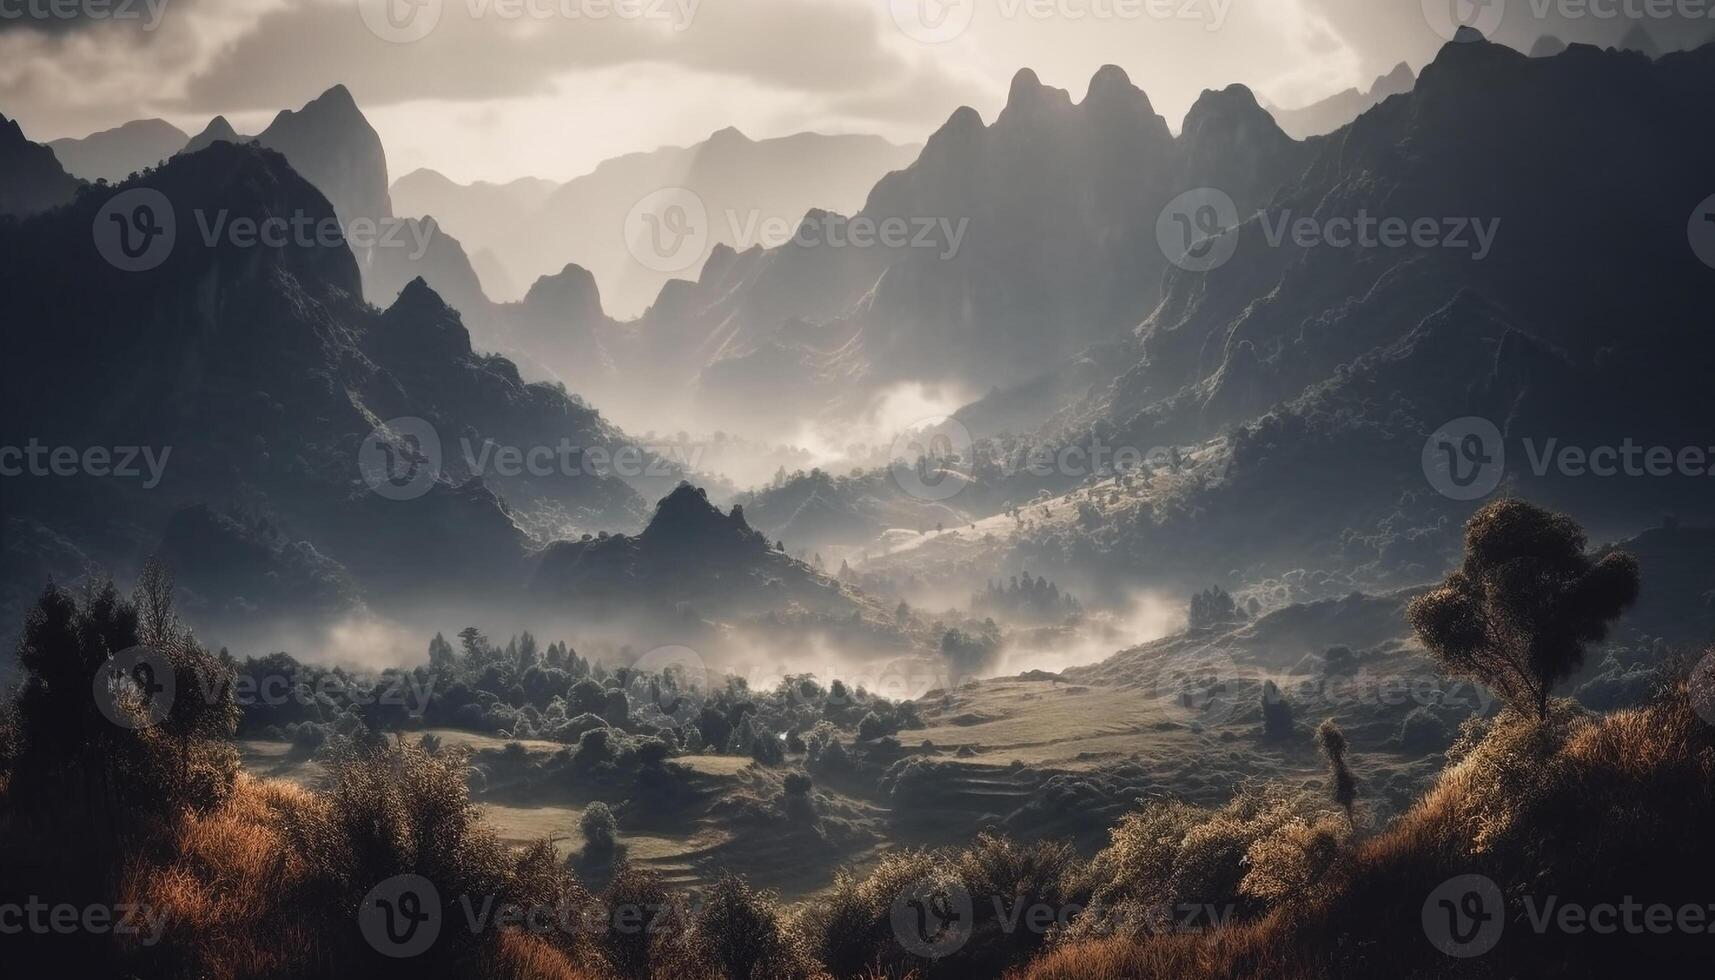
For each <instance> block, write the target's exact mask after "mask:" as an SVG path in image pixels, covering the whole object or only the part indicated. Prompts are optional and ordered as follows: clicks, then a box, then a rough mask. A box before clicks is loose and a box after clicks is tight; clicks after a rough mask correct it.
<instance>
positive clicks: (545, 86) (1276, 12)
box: [0, 0, 1715, 180]
mask: <svg viewBox="0 0 1715 980" xmlns="http://www.w3.org/2000/svg"><path fill="white" fill-rule="evenodd" d="M76 2H79V0H0V113H4V114H5V115H8V116H11V117H13V118H16V119H18V120H19V121H20V122H21V124H22V125H23V126H24V129H25V132H26V133H27V134H28V135H29V136H30V137H31V138H32V139H36V140H39V141H45V140H48V139H53V138H57V137H61V136H82V135H86V134H88V133H90V132H92V131H95V130H98V129H103V128H106V127H109V126H115V125H118V124H120V123H122V122H125V121H127V120H129V119H136V118H145V117H150V116H159V117H161V118H165V119H167V120H168V121H170V122H173V123H174V124H176V125H178V126H179V127H180V128H182V129H185V130H186V131H188V132H192V133H194V132H196V131H197V130H200V129H201V128H202V127H203V125H205V124H206V123H207V121H208V119H209V118H210V117H211V116H213V115H215V114H225V115H226V116H227V117H228V118H229V119H231V120H232V122H233V123H234V124H235V125H236V126H237V127H238V129H239V130H240V131H241V132H255V131H257V130H259V129H260V128H262V127H263V126H265V125H266V124H267V121H268V120H269V119H270V118H271V117H272V116H273V114H274V113H275V112H276V111H278V110H279V109H281V108H285V107H291V108H296V107H298V106H300V105H302V104H303V103H304V102H307V101H308V100H310V99H311V98H313V97H315V96H316V95H317V94H319V93H320V92H321V91H323V90H325V89H326V88H328V87H329V86H331V85H333V84H335V83H338V82H343V83H345V84H346V85H347V86H348V87H349V88H350V89H351V91H352V93H353V94H354V95H355V96H356V98H357V100H358V103H359V104H360V105H361V106H362V107H363V109H364V111H365V114H366V115H368V117H369V118H370V120H371V122H373V123H374V124H375V127H376V128H377V129H378V130H379V131H380V133H381V136H382V140H383V142H384V143H385V145H386V148H387V152H388V162H389V167H390V170H391V171H392V173H393V176H395V177H398V176H400V175H403V174H404V173H406V172H408V171H410V170H412V169H415V168H417V167H423V166H427V167H433V168H435V169H437V170H440V171H442V172H443V173H446V174H447V175H449V176H451V177H454V178H455V179H459V180H472V179H509V178H513V177H521V176H542V177H552V178H567V177H572V176H576V175H578V174H580V173H584V172H587V171H588V170H589V169H590V168H592V167H593V166H594V165H595V164H596V163H597V162H599V161H601V160H603V159H606V158H609V157H612V156H615V155H618V154H620V153H625V152H630V151H634V150H642V149H650V148H653V147H656V146H660V145H664V144H680V145H683V144H687V143H692V142H696V141H698V140H700V139H702V138H704V137H706V136H707V135H708V134H709V133H710V132H712V131H714V130H716V129H720V128H722V127H724V126H728V125H735V126H737V127H739V128H740V129H742V130H744V131H745V132H746V133H748V134H749V135H751V136H753V137H767V136H779V135H785V134H787V133H792V132H797V131H801V130H817V131H822V132H871V133H879V134H881V135H883V136H886V137H889V138H891V139H894V140H896V141H899V142H916V141H921V140H922V139H924V138H925V137H926V136H927V135H928V134H929V133H930V132H932V131H933V130H934V129H935V128H936V127H937V126H938V125H939V124H940V123H941V122H942V121H944V120H945V119H946V118H947V116H948V115H950V114H951V113H952V111H953V110H954V109H956V108H957V107H958V106H960V105H961V104H968V105H971V106H974V107H975V108H976V109H977V110H978V111H979V112H981V113H982V114H983V116H984V118H987V119H993V117H994V114H995V113H996V112H997V111H998V110H999V108H1000V106H1001V105H1002V103H1003V102H1004V100H1005V95H1006V89H1007V83H1008V81H1009V79H1010V78H1011V77H1012V75H1013V73H1014V72H1016V71H1017V70H1018V69H1019V68H1021V67H1025V66H1028V67H1031V68H1034V69H1036V71H1037V73H1038V74H1039V75H1040V76H1041V78H1042V80H1043V81H1044V82H1046V83H1048V84H1050V85H1055V86H1059V87H1062V88H1066V89H1070V90H1071V91H1072V93H1073V95H1074V97H1075V98H1081V97H1082V96H1083V92H1084V89H1085V87H1086V86H1087V84H1088V81H1089V78H1090V76H1091V75H1092V74H1093V73H1094V72H1095V70H1096V69H1097V68H1099V67H1100V66H1102V65H1103V64H1107V63H1113V64H1117V65H1119V66H1121V67H1123V68H1124V69H1125V70H1126V71H1127V72H1128V73H1129V74H1130V75H1131V77H1132V80H1133V81H1134V82H1136V83H1137V84H1138V85H1139V86H1140V87H1142V88H1143V89H1144V91H1146V92H1147V93H1149V95H1150V98H1151V99H1152V101H1153V102H1154V104H1155V107H1156V109H1157V111H1159V112H1161V113H1162V114H1163V115H1164V116H1166V117H1167V119H1168V121H1169V123H1170V124H1172V125H1173V126H1174V128H1175V129H1177V128H1178V125H1179V120H1180V118H1181V117H1182V116H1183V115H1184V112H1185V110H1186V109H1187V108H1188V107H1189V106H1190V104H1191V103H1192V101H1193V100H1194V99H1195V98H1196V97H1197V95H1198V93H1199V92H1200V91H1201V90H1203V89H1205V88H1215V87H1221V86H1224V85H1226V84H1229V83H1232V82H1243V83H1245V84H1247V85H1249V86H1251V87H1252V88H1253V89H1255V90H1256V91H1257V93H1258V94H1259V96H1261V97H1262V98H1263V99H1264V100H1266V101H1272V102H1274V103H1276V104H1279V105H1286V106H1296V105H1300V104H1303V103H1306V102H1310V101H1314V100H1315V99H1317V98H1320V97H1323V96H1326V95H1330V94H1332V93H1334V92H1337V91H1339V90H1341V89H1344V88H1348V87H1352V86H1359V87H1367V86H1368V85H1369V84H1370V82H1371V81H1372V80H1373V79H1374V78H1375V77H1376V76H1378V75H1381V74H1383V73H1385V72H1386V71H1387V70H1388V69H1389V68H1391V67H1392V66H1393V65H1395V64H1397V63H1398V62H1400V61H1406V62H1409V63H1410V64H1411V65H1412V67H1413V68H1414V69H1415V68H1418V67H1420V66H1421V65H1423V64H1424V63H1425V62H1426V61H1428V60H1429V59H1430V58H1432V57H1433V56H1434V52H1435V50H1436V49H1437V48H1438V47H1439V46H1440V44H1441V43H1442V37H1441V36H1440V34H1439V33H1438V32H1437V28H1438V27H1439V26H1440V25H1441V24H1445V23H1446V19H1445V17H1440V18H1438V17H1437V4H1441V5H1442V6H1443V7H1444V6H1445V5H1447V4H1457V5H1459V9H1460V10H1461V11H1462V13H1463V14H1464V15H1465V16H1468V17H1476V18H1478V20H1479V23H1482V24H1483V26H1488V25H1489V23H1492V21H1489V22H1484V21H1483V18H1489V17H1492V16H1493V15H1494V14H1495V13H1503V19H1502V21H1501V23H1500V26H1499V27H1498V28H1494V29H1491V30H1490V31H1489V33H1490V35H1491V36H1492V37H1497V38H1499V39H1502V40H1506V41H1508V42H1510V43H1515V44H1528V42H1529V40H1530V39H1531V38H1534V37H1535V36H1536V35H1537V34H1539V33H1542V32H1544V31H1545V30H1547V31H1550V32H1552V33H1555V34H1557V35H1558V36H1561V37H1563V38H1566V39H1568V40H1580V39H1583V40H1599V39H1604V38H1613V37H1617V36H1618V35H1619V34H1621V33H1624V31H1625V30H1626V29H1627V28H1629V27H1630V26H1631V24H1630V23H1628V22H1626V21H1625V20H1624V18H1623V17H1596V16H1589V15H1586V16H1581V17H1577V18H1576V19H1571V20H1568V19H1567V18H1566V17H1565V16H1562V15H1559V14H1556V15H1554V16H1548V17H1544V16H1539V15H1538V11H1544V12H1551V11H1555V10H1556V9H1561V10H1564V9H1568V8H1567V5H1568V4H1571V7H1570V9H1572V10H1574V11H1575V12H1576V11H1581V10H1583V9H1584V8H1582V7H1579V6H1577V4H1579V3H1586V2H1589V3H1594V4H1595V5H1597V6H1600V5H1602V4H1604V3H1607V4H1616V5H1617V4H1626V3H1631V4H1642V3H1643V2H1644V0H1488V3H1490V4H1491V5H1494V6H1490V7H1488V8H1471V7H1470V0H374V2H371V0H81V2H83V3H85V4H89V5H92V6H89V7H88V8H87V9H88V10H90V11H98V10H106V9H108V8H109V7H110V5H111V6H117V7H120V8H127V9H123V10H122V11H121V12H122V13H124V14H127V15H129V16H123V17H99V18H98V17H95V16H93V14H91V15H86V16H82V17H75V18H68V17H64V16H57V15H54V14H53V13H52V12H53V11H54V10H60V11H67V12H69V11H70V9H71V8H68V7H50V6H48V5H52V4H72V3H76ZM1651 2H1655V0H1651ZM1672 2H1677V3H1681V4H1693V5H1697V4H1701V5H1703V6H1708V4H1707V3H1704V2H1703V0H1672ZM1502 5H1504V7H1503V6H1502ZM44 11H46V12H48V13H49V15H48V16H42V15H41V14H42V13H43V12H44ZM1438 21H1439V22H1438ZM1647 29H1648V30H1649V31H1650V32H1652V33H1653V34H1655V35H1656V36H1657V37H1658V38H1663V39H1671V38H1674V37H1678V36H1680V35H1685V36H1696V37H1699V38H1701V37H1706V36H1708V35H1709V34H1710V32H1711V31H1712V30H1715V20H1699V21H1697V22H1696V23H1691V24H1687V23H1685V22H1683V21H1672V22H1669V21H1653V20H1652V21H1649V22H1648V27H1647ZM1670 43H1671V41H1670Z"/></svg>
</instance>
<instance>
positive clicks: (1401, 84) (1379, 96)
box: [1268, 51, 1535, 140]
mask: <svg viewBox="0 0 1715 980" xmlns="http://www.w3.org/2000/svg"><path fill="white" fill-rule="evenodd" d="M1532 55H1533V56H1534V55H1535V52H1534V51H1533V52H1532ZM1416 80H1417V79H1416V76H1415V75H1413V74H1412V71H1411V66H1410V65H1408V64H1406V63H1405V62H1403V61H1402V62H1400V63H1399V64H1397V65H1395V66H1394V68H1393V70H1392V71H1390V72H1388V73H1387V74H1386V75H1382V76H1381V77H1379V78H1377V79H1376V80H1375V81H1374V82H1372V83H1371V84H1370V87H1369V89H1367V90H1360V89H1355V88H1349V89H1346V90H1345V91H1344V92H1338V93H1336V94H1334V95H1330V96H1328V97H1327V98H1326V99H1323V100H1321V101H1319V102H1312V103H1311V104H1309V105H1306V106H1299V107H1298V108H1296V109H1281V108H1276V107H1274V106H1269V107H1268V111H1269V114H1270V115H1272V116H1273V117H1274V121H1275V122H1277V123H1279V124H1280V128H1281V129H1283V130H1285V131H1286V134H1287V135H1288V136H1291V137H1292V138H1293V139H1300V140H1302V139H1309V138H1310V137H1312V136H1322V135H1324V134H1326V133H1332V132H1333V131H1334V130H1336V129H1339V128H1340V127H1341V126H1344V125H1346V124H1347V123H1349V122H1351V121H1352V120H1354V119H1356V118H1358V117H1359V116H1361V115H1363V114H1364V113H1365V112H1366V111H1368V110H1369V109H1370V108H1371V107H1373V106H1376V105H1379V104H1380V103H1382V102H1383V101H1385V100H1386V99H1387V98H1388V97H1389V96H1394V95H1399V94H1400V93H1402V92H1409V91H1411V86H1412V84H1413V83H1414V82H1415V81H1416Z"/></svg>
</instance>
